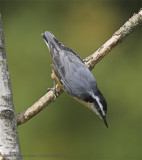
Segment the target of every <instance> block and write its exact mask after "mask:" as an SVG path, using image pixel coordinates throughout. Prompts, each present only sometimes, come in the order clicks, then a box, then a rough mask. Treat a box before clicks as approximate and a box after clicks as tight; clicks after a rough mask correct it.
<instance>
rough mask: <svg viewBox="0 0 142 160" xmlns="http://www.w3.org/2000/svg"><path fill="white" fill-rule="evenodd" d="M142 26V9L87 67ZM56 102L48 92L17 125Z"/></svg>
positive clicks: (116, 33)
mask: <svg viewBox="0 0 142 160" xmlns="http://www.w3.org/2000/svg"><path fill="white" fill-rule="evenodd" d="M140 24H142V8H141V9H140V11H139V12H138V13H137V14H134V15H133V16H132V17H131V18H130V19H129V20H128V21H127V22H126V23H125V24H124V25H123V26H122V27H121V28H120V29H119V30H118V31H116V32H115V33H114V34H113V35H112V37H111V38H110V39H109V40H108V41H107V42H106V43H105V44H103V45H102V46H101V47H100V48H99V49H98V50H97V51H96V52H94V53H93V54H92V55H90V56H89V57H87V58H85V59H84V62H85V64H86V65H87V67H88V68H89V69H90V70H92V69H93V68H94V66H95V65H96V64H97V63H98V62H99V61H100V60H101V59H102V58H103V57H104V56H105V55H107V54H108V53H109V52H110V51H111V50H112V49H113V48H114V47H115V46H116V45H118V44H119V43H120V42H122V40H123V39H124V38H125V37H127V36H128V35H129V34H130V33H131V32H132V31H133V30H134V29H135V28H136V27H137V26H139V25H140ZM56 91H57V93H58V95H60V94H61V93H62V92H63V91H62V90H61V89H60V87H59V86H58V85H56ZM53 100H54V93H53V91H49V92H47V93H46V94H45V95H44V96H43V97H42V98H40V99H39V100H38V101H37V102H36V103H34V104H33V105H32V106H31V107H29V108H28V109H26V110H25V111H23V112H20V113H19V114H17V116H16V118H17V125H20V124H23V123H25V122H27V121H28V120H30V119H31V118H32V117H33V116H35V115H36V114H37V113H39V112H40V111H41V110H43V109H44V108H45V107H46V106H47V105H49V104H50V103H51V102H52V101H53Z"/></svg>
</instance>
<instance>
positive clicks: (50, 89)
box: [47, 79, 58, 102]
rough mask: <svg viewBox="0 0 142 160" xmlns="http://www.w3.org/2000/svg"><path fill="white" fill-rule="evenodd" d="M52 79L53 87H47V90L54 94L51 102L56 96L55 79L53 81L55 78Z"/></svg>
mask: <svg viewBox="0 0 142 160" xmlns="http://www.w3.org/2000/svg"><path fill="white" fill-rule="evenodd" d="M53 81H54V84H53V88H48V89H47V91H53V95H54V99H53V102H55V100H56V98H57V97H58V93H57V92H56V81H55V79H53Z"/></svg>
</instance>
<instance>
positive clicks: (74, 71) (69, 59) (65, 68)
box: [50, 47, 97, 99]
mask: <svg viewBox="0 0 142 160" xmlns="http://www.w3.org/2000/svg"><path fill="white" fill-rule="evenodd" d="M53 48H54V47H53ZM50 53H51V56H52V59H53V62H54V65H55V73H56V75H57V76H58V78H59V80H60V82H61V84H62V85H63V87H64V88H65V90H66V91H67V92H68V94H70V95H71V96H73V97H77V98H78V99H82V98H83V99H84V98H85V96H87V95H88V93H89V92H91V91H93V90H94V88H96V86H97V84H96V80H95V78H94V76H93V75H92V73H91V72H90V70H89V69H88V68H87V67H86V65H85V64H84V62H83V60H82V59H81V58H80V57H79V56H78V55H77V54H76V53H75V52H70V50H68V51H67V50H56V51H55V48H54V51H52V50H50ZM86 98H87V97H86Z"/></svg>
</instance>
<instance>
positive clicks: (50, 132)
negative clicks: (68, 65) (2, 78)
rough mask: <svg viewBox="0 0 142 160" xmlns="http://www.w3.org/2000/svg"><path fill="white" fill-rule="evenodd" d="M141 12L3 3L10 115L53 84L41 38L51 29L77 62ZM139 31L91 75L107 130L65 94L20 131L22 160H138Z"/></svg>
mask: <svg viewBox="0 0 142 160" xmlns="http://www.w3.org/2000/svg"><path fill="white" fill-rule="evenodd" d="M140 7H141V3H140V1H137V0H133V1H116V0H114V1H107V0H102V1H99V0H94V1H90V0H89V1H87V0H84V1H79V0H78V1H75V0H74V1H69V0H63V1H13V0H9V1H2V0H0V12H1V14H2V20H3V27H4V35H5V44H6V51H7V58H8V67H9V71H10V77H11V84H12V90H13V98H14V105H15V112H16V113H18V112H20V111H23V110H25V109H26V108H28V107H29V106H31V105H32V104H33V103H34V102H36V101H37V100H38V99H39V98H40V97H41V96H43V95H44V94H45V93H46V91H47V88H49V87H52V86H53V81H52V79H51V77H50V74H51V67H50V64H51V59H50V56H49V52H48V49H47V47H46V45H45V43H44V41H43V39H42V37H41V33H43V32H44V31H46V30H49V31H51V32H53V33H54V34H55V36H56V37H57V38H58V39H59V40H61V41H62V42H64V43H65V44H66V45H67V46H69V47H70V48H72V49H73V50H74V51H75V52H77V53H78V54H79V55H80V56H81V57H82V58H85V57H87V56H89V55H90V54H91V53H93V52H94V51H96V50H97V49H98V48H99V47H100V46H101V45H102V44H103V43H104V42H105V41H107V40H108V39H109V38H110V37H111V35H112V34H113V33H114V32H115V31H116V30H118V29H119V27H121V26H122V25H123V24H124V22H125V21H126V20H128V18H130V17H131V16H132V15H133V13H134V12H138V10H139V9H140ZM141 31H142V29H141V27H138V28H137V29H136V30H135V31H134V32H133V33H132V34H131V35H129V36H128V37H127V38H126V39H125V40H124V41H123V42H122V43H121V44H119V45H118V46H117V47H115V48H114V49H113V50H112V51H111V53H109V54H108V55H107V56H106V57H105V58H104V59H103V60H102V61H101V62H99V63H98V64H97V65H96V67H95V68H94V69H93V70H92V73H93V74H94V76H95V78H96V80H97V83H98V86H99V88H100V90H101V91H102V93H103V94H104V96H105V98H106V100H107V103H108V112H107V121H108V124H109V128H108V129H107V128H106V127H105V125H104V124H103V122H102V121H101V120H100V119H99V118H98V117H97V116H96V115H95V114H94V113H93V112H91V111H90V110H89V109H87V108H86V107H84V106H83V105H82V104H79V103H78V102H76V101H74V100H73V99H72V98H71V97H70V96H68V95H67V94H62V96H60V97H59V98H58V99H57V100H56V102H55V103H52V104H50V105H49V106H48V107H47V108H45V109H44V110H43V111H42V112H40V113H39V114H38V115H37V116H35V117H34V118H32V119H31V120H30V121H28V122H27V123H25V124H23V125H21V126H19V127H18V133H19V140H20V146H21V151H22V155H23V159H24V160H29V159H38V160H42V159H48V160H50V159H51V160H63V159H66V160H86V159H87V160H94V159H95V160H120V159H121V160H140V159H142V153H141V152H142V136H141V135H142V130H141V129H142V123H141V122H142V120H141V116H142V114H141V112H142V110H141V107H142V100H141V95H142V83H141V82H142V65H141V63H142V49H141V45H142V32H141Z"/></svg>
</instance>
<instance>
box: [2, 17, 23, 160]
mask: <svg viewBox="0 0 142 160" xmlns="http://www.w3.org/2000/svg"><path fill="white" fill-rule="evenodd" d="M0 159H5V160H21V159H22V157H21V152H20V147H19V140H18V134H17V123H16V117H15V114H14V105H13V99H12V91H11V85H10V77H9V72H8V66H7V59H6V51H5V44H4V35H3V27H2V21H1V15H0Z"/></svg>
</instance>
